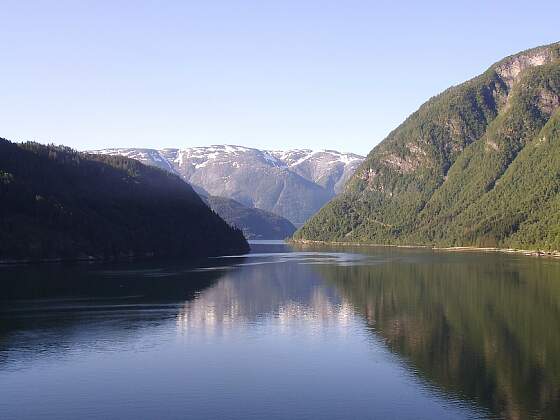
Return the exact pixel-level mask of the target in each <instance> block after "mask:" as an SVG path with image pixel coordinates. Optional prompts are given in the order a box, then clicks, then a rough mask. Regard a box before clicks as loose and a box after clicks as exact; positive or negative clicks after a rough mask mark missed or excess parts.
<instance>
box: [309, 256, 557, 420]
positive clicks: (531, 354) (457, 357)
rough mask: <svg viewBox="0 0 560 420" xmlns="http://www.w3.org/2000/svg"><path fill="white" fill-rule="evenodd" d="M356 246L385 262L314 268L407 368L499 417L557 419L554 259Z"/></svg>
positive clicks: (440, 387) (555, 273)
mask: <svg viewBox="0 0 560 420" xmlns="http://www.w3.org/2000/svg"><path fill="white" fill-rule="evenodd" d="M360 251H361V252H370V253H372V254H375V255H377V256H379V254H380V253H381V254H385V255H386V256H387V262H386V263H384V264H373V265H368V264H356V265H353V266H340V265H328V266H327V265H318V266H316V267H315V269H316V270H317V272H319V273H321V275H322V276H323V277H324V278H325V280H326V282H327V283H328V284H330V285H334V286H336V288H337V289H338V291H339V292H340V294H341V297H342V299H344V300H347V301H348V302H350V304H351V305H352V306H353V307H354V310H355V311H356V313H358V314H360V315H361V316H362V317H363V318H364V319H365V320H366V322H367V325H368V328H369V329H370V331H371V332H372V334H375V335H376V336H378V337H381V338H382V339H383V341H384V342H385V343H386V346H387V347H388V348H389V349H390V350H391V351H392V352H393V353H394V354H395V355H397V356H398V357H399V358H402V359H403V360H404V361H405V362H406V364H407V365H408V367H409V370H410V371H411V372H413V373H414V374H415V375H418V376H420V377H422V378H424V379H426V380H428V381H429V382H430V383H432V384H434V385H435V386H437V387H438V388H439V389H441V390H443V391H444V392H446V393H449V394H451V395H453V396H454V397H459V398H461V399H464V400H467V401H469V400H470V401H475V402H476V403H477V404H478V405H481V406H483V407H486V408H488V409H489V410H491V412H493V413H494V414H495V415H497V416H498V417H500V418H507V419H525V418H558V417H557V416H558V415H559V413H560V327H559V325H560V264H558V262H557V261H551V260H540V259H534V258H526V257H512V256H507V255H500V254H450V253H435V252H431V251H413V250H410V251H401V250H395V251H393V250H379V249H372V250H365V249H364V248H362V249H361V250H360Z"/></svg>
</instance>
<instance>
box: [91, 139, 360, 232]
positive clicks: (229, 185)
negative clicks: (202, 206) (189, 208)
mask: <svg viewBox="0 0 560 420" xmlns="http://www.w3.org/2000/svg"><path fill="white" fill-rule="evenodd" d="M93 153H99V154H108V155H121V156H126V157H129V158H132V159H137V160H139V161H140V162H143V163H145V164H148V165H152V166H156V167H159V168H161V169H165V170H167V171H170V172H173V173H175V174H177V175H179V176H181V177H182V178H183V179H184V180H185V181H187V182H189V183H190V184H191V185H192V186H193V187H194V188H195V190H197V191H198V192H199V193H201V194H202V195H207V196H220V197H227V198H231V199H234V200H235V201H237V202H239V203H241V204H243V205H245V206H247V207H255V208H258V209H262V210H266V211H270V212H272V213H274V214H277V215H279V216H282V217H284V218H286V219H288V220H289V221H290V222H292V223H293V224H295V225H296V226H297V225H301V224H303V223H304V222H305V221H306V220H307V219H308V218H309V217H311V216H312V215H313V214H314V213H316V212H317V211H318V210H319V209H320V208H321V207H322V206H323V205H324V204H325V203H327V202H328V201H329V200H330V199H332V198H333V197H334V196H335V195H336V194H338V193H340V192H341V191H342V190H343V187H344V185H345V183H346V181H347V180H348V179H349V178H350V177H351V176H352V174H353V173H354V171H355V170H356V169H357V167H358V166H359V165H360V164H361V163H362V161H363V160H364V157H362V156H359V155H356V154H352V153H340V152H337V151H333V150H324V151H312V150H307V149H298V150H288V151H270V150H259V149H253V148H248V147H242V146H230V145H216V146H209V147H193V148H187V149H163V150H155V149H141V148H130V149H103V150H96V151H93Z"/></svg>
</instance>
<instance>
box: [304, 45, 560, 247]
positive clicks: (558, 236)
mask: <svg viewBox="0 0 560 420" xmlns="http://www.w3.org/2000/svg"><path fill="white" fill-rule="evenodd" d="M296 238H297V239H300V240H321V241H344V242H370V243H379V244H406V245H410V244H422V245H441V246H465V245H474V246H492V247H495V246H498V247H515V248H525V249H535V248H538V249H554V250H559V249H560V43H554V44H551V45H548V46H543V47H538V48H534V49H532V50H528V51H524V52H521V53H519V54H516V55H513V56H510V57H507V58H505V59H503V60H501V61H499V62H498V63H496V64H494V65H492V66H491V67H490V68H489V69H488V70H487V71H486V72H484V73H483V74H482V75H480V76H478V77H475V78H474V79H472V80H469V81H467V82H465V83H463V84H461V85H458V86H454V87H451V88H449V89H447V90H446V91H445V92H443V93H441V94H440V95H437V96H435V97H433V98H431V99H430V100H429V101H427V102H426V103H425V104H423V105H422V106H421V107H420V108H419V109H418V111H416V112H415V113H414V114H412V115H411V116H410V117H409V118H408V119H407V120H406V121H404V122H403V123H402V124H401V125H400V126H399V127H397V128H396V129H395V130H394V131H393V132H391V133H390V134H389V136H388V137H387V138H386V139H385V140H384V141H383V142H381V143H380V144H379V145H378V146H376V147H375V148H374V149H373V150H372V151H371V152H370V153H369V155H368V157H367V159H366V161H365V162H364V164H363V165H362V166H361V167H360V169H359V170H358V171H357V172H356V173H355V175H354V176H353V178H352V179H351V180H350V181H349V184H348V185H347V188H346V189H345V191H344V193H343V194H341V195H339V196H338V197H337V198H335V199H334V200H333V201H332V202H331V203H329V204H328V205H327V206H325V207H324V208H323V209H322V210H321V211H320V212H319V213H318V214H316V215H315V216H314V217H313V218H312V219H311V220H310V221H309V222H308V223H307V224H306V225H305V226H304V227H303V228H302V229H301V230H300V231H298V232H297V233H296Z"/></svg>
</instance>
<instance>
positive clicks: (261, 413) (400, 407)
mask: <svg viewBox="0 0 560 420" xmlns="http://www.w3.org/2000/svg"><path fill="white" fill-rule="evenodd" d="M0 290H1V294H0V299H1V300H0V418H2V419H12V418H14V419H16V418H52V419H77V418H86V419H88V418H119V419H142V418H146V419H166V418H194V419H198V418H201V419H252V418H253V419H264V418H267V419H279V418H289V419H311V418H316V419H352V418H356V419H358V418H375V419H393V418H394V419H422V418H425V419H436V418H438V419H439V418H441V419H447V418H449V419H463V418H512V419H525V418H551V419H552V418H559V417H560V327H559V326H560V261H552V260H544V259H535V258H528V257H521V256H508V255H493V254H472V253H467V254H459V253H456V254H452V253H435V252H431V251H425V250H396V249H377V248H337V249H333V248H305V249H302V248H299V249H295V248H290V247H289V246H286V245H281V244H273V243H260V244H253V253H252V254H250V255H249V256H247V257H244V258H239V257H232V258H219V259H212V260H209V261H203V262H201V263H200V264H199V265H198V266H192V265H191V266H189V265H185V264H175V263H159V264H158V263H150V264H146V263H129V264H122V265H116V266H108V265H97V264H94V265H70V266H60V265H42V266H35V267H2V268H0Z"/></svg>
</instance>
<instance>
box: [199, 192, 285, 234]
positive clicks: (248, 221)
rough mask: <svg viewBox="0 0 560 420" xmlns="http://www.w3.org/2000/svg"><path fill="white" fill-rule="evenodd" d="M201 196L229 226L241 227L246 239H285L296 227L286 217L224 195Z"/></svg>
mask: <svg viewBox="0 0 560 420" xmlns="http://www.w3.org/2000/svg"><path fill="white" fill-rule="evenodd" d="M201 198H202V200H204V202H205V203H206V204H208V206H210V208H211V209H212V210H214V211H215V212H216V213H218V215H219V216H220V217H221V218H222V219H224V220H225V221H226V222H228V223H229V224H230V225H231V226H235V227H237V228H239V229H241V230H242V231H243V235H244V236H245V237H246V238H247V239H285V238H289V237H291V236H292V235H293V233H294V232H295V231H296V227H295V226H294V225H293V224H292V223H291V222H290V221H289V220H288V219H284V218H283V217H280V216H277V215H276V214H274V213H271V212H268V211H266V210H261V209H257V208H254V207H246V206H244V205H243V204H241V203H238V202H237V201H235V200H232V199H231V198H226V197H216V196H209V197H205V196H201Z"/></svg>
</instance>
